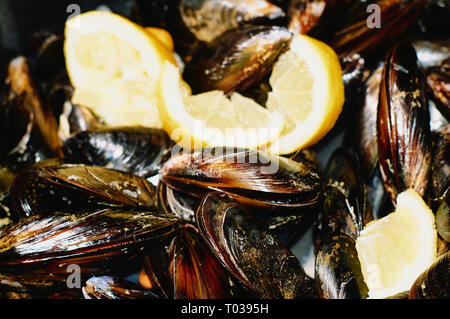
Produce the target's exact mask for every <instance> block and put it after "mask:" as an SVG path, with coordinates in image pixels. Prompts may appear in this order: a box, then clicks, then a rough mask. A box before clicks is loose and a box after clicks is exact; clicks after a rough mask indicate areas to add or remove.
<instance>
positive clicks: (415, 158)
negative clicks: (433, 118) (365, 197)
mask: <svg viewBox="0 0 450 319" xmlns="http://www.w3.org/2000/svg"><path fill="white" fill-rule="evenodd" d="M381 81H382V82H381V86H380V97H379V104H378V116H377V132H378V135H377V140H378V154H379V159H380V162H379V163H380V169H381V173H382V177H383V182H384V185H385V188H386V190H387V192H388V193H389V195H390V197H391V200H392V202H393V203H395V202H396V198H397V195H398V194H399V193H400V192H402V191H404V190H406V189H407V188H412V189H414V190H415V191H416V192H418V193H419V194H420V195H421V196H423V195H424V194H425V192H426V190H427V186H428V178H429V176H430V168H431V158H432V155H431V151H432V150H431V132H430V117H429V112H428V108H427V104H426V98H425V87H424V79H423V74H422V73H421V72H420V69H419V67H418V65H417V56H416V53H415V50H414V48H413V47H412V46H411V44H409V43H407V42H400V43H399V44H397V45H395V46H394V47H393V48H391V50H390V51H389V53H388V54H387V56H386V60H385V64H384V68H383V75H382V80H381Z"/></svg>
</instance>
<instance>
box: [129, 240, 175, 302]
mask: <svg viewBox="0 0 450 319" xmlns="http://www.w3.org/2000/svg"><path fill="white" fill-rule="evenodd" d="M174 235H176V234H173V235H172V236H168V237H165V238H162V239H161V240H160V241H158V242H156V241H152V242H148V243H147V244H146V245H145V248H144V251H143V254H144V265H143V268H142V270H141V272H140V273H139V278H138V280H139V283H140V285H141V286H142V287H144V288H146V289H151V290H152V291H154V292H155V293H156V294H157V295H159V296H161V297H162V298H165V299H168V298H173V296H174V283H173V280H172V277H171V275H170V271H169V270H170V260H169V249H170V244H171V242H172V239H173V236H174Z"/></svg>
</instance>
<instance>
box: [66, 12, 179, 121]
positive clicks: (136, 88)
mask: <svg viewBox="0 0 450 319" xmlns="http://www.w3.org/2000/svg"><path fill="white" fill-rule="evenodd" d="M64 32H65V41H64V55H65V60H66V67H67V71H68V75H69V78H70V81H71V83H72V85H73V87H74V89H75V90H74V95H73V97H72V102H73V103H76V104H82V105H85V106H87V107H90V108H91V109H92V110H93V111H94V112H95V113H96V114H97V115H99V116H100V117H101V118H102V119H103V120H104V121H105V122H106V124H109V125H143V126H148V127H159V128H161V127H162V122H161V120H160V117H159V114H158V107H157V105H156V103H157V98H156V93H155V90H156V85H157V82H158V79H159V75H160V72H161V69H162V66H163V64H164V62H165V61H171V62H173V63H175V62H174V57H173V54H172V52H170V51H169V49H168V46H166V45H164V44H163V42H161V40H159V39H158V38H157V37H155V36H154V33H153V32H149V31H148V30H146V29H144V28H142V27H141V26H139V25H137V24H135V23H133V22H132V21H130V20H128V19H126V18H124V17H122V16H120V15H117V14H114V13H111V12H104V11H90V12H86V13H83V14H80V15H77V16H75V17H74V18H71V19H69V20H68V21H67V23H66V26H65V31H64ZM166 41H168V40H166ZM169 47H170V46H169Z"/></svg>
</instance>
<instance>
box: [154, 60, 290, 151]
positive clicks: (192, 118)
mask: <svg viewBox="0 0 450 319" xmlns="http://www.w3.org/2000/svg"><path fill="white" fill-rule="evenodd" d="M158 92H159V97H160V103H158V106H159V107H160V115H161V118H162V120H163V123H164V128H165V129H166V131H167V132H168V133H169V134H170V136H171V137H172V139H173V140H174V141H176V142H177V143H178V144H179V145H181V146H182V147H184V148H190V147H202V146H226V147H244V148H252V149H257V148H259V147H261V146H264V145H266V144H268V143H270V142H272V141H274V140H275V139H276V138H278V136H279V135H280V133H281V131H282V130H283V127H284V124H285V118H284V116H283V115H282V114H281V113H279V112H271V111H268V110H267V109H265V108H264V107H262V106H261V105H259V104H257V103H256V102H255V101H254V100H252V99H250V98H247V97H244V96H242V95H240V94H239V93H233V94H232V95H231V96H230V97H227V96H225V95H224V93H223V92H222V91H218V90H215V91H210V92H206V93H201V94H197V95H192V94H191V89H190V87H189V85H188V84H187V83H186V82H184V81H183V79H182V76H181V74H180V71H179V69H178V68H177V67H176V66H174V65H173V64H171V63H169V62H166V63H165V65H164V68H163V71H162V73H161V77H160V82H159V90H158Z"/></svg>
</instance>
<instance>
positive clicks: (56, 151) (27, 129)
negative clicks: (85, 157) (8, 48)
mask: <svg viewBox="0 0 450 319" xmlns="http://www.w3.org/2000/svg"><path fill="white" fill-rule="evenodd" d="M6 84H7V85H6V90H7V92H4V93H3V94H4V95H3V96H2V97H1V98H0V108H1V110H0V120H1V121H2V122H1V124H2V125H1V126H2V130H1V136H2V138H1V149H2V157H3V158H4V159H3V161H4V162H5V163H6V165H7V166H9V167H10V168H11V169H13V170H14V171H17V170H19V169H20V168H22V167H24V166H26V165H27V164H30V163H34V162H37V161H40V160H42V159H44V158H46V157H49V156H50V157H51V156H59V157H61V156H62V152H61V141H60V139H59V137H58V134H57V125H56V120H55V117H54V115H53V112H52V110H51V108H49V107H48V105H47V104H46V103H45V101H44V98H43V96H42V91H41V89H40V87H39V84H38V83H37V82H36V81H35V80H34V78H33V75H32V74H31V71H30V66H29V63H28V60H27V59H26V58H25V57H23V56H19V57H16V58H15V59H13V60H12V61H11V62H10V63H9V65H8V75H7V79H6Z"/></svg>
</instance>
